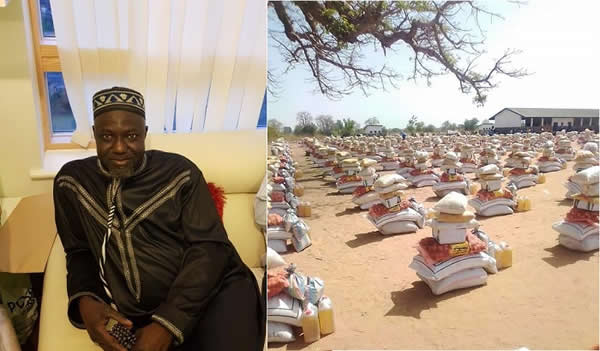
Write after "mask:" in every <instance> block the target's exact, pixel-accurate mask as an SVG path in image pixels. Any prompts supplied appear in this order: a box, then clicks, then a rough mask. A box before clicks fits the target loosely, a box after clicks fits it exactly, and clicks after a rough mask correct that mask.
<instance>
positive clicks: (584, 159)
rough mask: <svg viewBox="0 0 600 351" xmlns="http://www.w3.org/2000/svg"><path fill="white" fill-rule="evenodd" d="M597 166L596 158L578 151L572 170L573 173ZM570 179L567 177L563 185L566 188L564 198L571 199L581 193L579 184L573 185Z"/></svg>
mask: <svg viewBox="0 0 600 351" xmlns="http://www.w3.org/2000/svg"><path fill="white" fill-rule="evenodd" d="M594 166H598V157H597V156H594V154H593V153H592V152H590V151H587V150H579V152H577V156H576V157H575V164H574V165H573V169H574V170H575V173H578V172H581V171H583V170H586V169H588V168H590V167H594ZM571 178H572V177H569V180H568V181H567V182H566V183H565V187H566V188H567V193H566V194H565V197H566V198H568V199H571V198H572V197H573V195H575V194H579V193H581V187H580V186H579V184H577V183H575V182H574V181H572V180H571Z"/></svg>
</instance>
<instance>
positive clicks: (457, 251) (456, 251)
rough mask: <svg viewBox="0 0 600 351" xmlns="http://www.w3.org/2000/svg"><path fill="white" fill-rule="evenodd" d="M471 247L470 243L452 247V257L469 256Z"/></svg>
mask: <svg viewBox="0 0 600 351" xmlns="http://www.w3.org/2000/svg"><path fill="white" fill-rule="evenodd" d="M469 251H471V247H470V246H469V243H468V242H466V241H465V242H464V243H458V244H452V245H450V257H456V256H463V255H467V254H469Z"/></svg>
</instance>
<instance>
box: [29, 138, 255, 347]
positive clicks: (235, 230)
mask: <svg viewBox="0 0 600 351" xmlns="http://www.w3.org/2000/svg"><path fill="white" fill-rule="evenodd" d="M265 143H266V135H265V132H264V131H260V130H257V131H236V132H220V133H205V134H171V135H160V136H153V137H149V138H148V139H147V142H146V149H148V150H150V149H158V150H164V151H169V152H175V153H179V154H182V155H184V156H186V157H187V158H189V159H190V160H192V161H193V162H194V163H196V165H197V166H198V168H200V170H201V171H202V172H203V174H204V177H205V178H206V181H207V182H213V183H215V184H217V185H220V186H222V187H223V188H224V189H225V194H226V197H227V202H226V204H225V209H224V213H223V221H224V223H225V228H226V230H227V233H228V235H229V238H230V240H231V241H232V242H233V244H234V245H235V247H236V249H237V250H238V252H239V253H240V256H241V257H242V259H243V260H244V262H245V263H246V264H247V265H248V266H249V267H250V268H252V270H253V272H254V273H255V276H256V277H257V281H258V284H259V286H260V285H261V283H262V277H263V275H264V269H263V268H262V267H261V264H260V260H261V256H262V255H263V254H264V252H265V239H264V236H263V234H262V233H261V231H260V229H259V228H258V226H257V225H256V224H255V222H254V197H255V194H256V193H257V192H258V189H259V187H260V184H261V181H262V179H263V177H264V174H265V152H266V151H265V150H266V147H265ZM67 302H68V298H67V287H66V263H65V254H64V251H63V247H62V244H61V242H60V239H59V237H58V236H57V237H56V241H55V243H54V246H53V248H52V252H51V253H50V257H49V259H48V264H47V267H46V274H45V278H44V292H43V297H42V306H41V312H40V334H39V348H38V350H39V351H58V350H61V351H63V350H64V351H70V350H73V351H86V350H99V349H100V348H99V347H98V346H96V345H94V344H93V343H92V342H91V341H90V339H89V337H88V335H87V332H86V331H85V330H80V329H77V328H75V327H73V326H72V325H71V323H70V322H69V320H68V318H67Z"/></svg>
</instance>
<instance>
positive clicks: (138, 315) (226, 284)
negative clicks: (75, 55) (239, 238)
mask: <svg viewBox="0 0 600 351" xmlns="http://www.w3.org/2000/svg"><path fill="white" fill-rule="evenodd" d="M93 112H94V127H93V130H94V136H95V139H96V148H97V154H98V156H97V157H96V156H94V157H89V158H86V159H82V160H76V161H72V162H69V163H67V164H65V165H64V166H63V167H62V169H61V170H60V171H59V173H58V174H57V176H56V179H55V181H54V206H55V216H56V226H57V229H58V234H59V236H60V239H61V241H62V244H63V246H64V248H65V253H66V259H67V272H68V273H67V290H68V294H69V308H68V315H69V319H70V320H71V322H72V323H73V325H75V326H76V327H78V328H85V329H87V331H88V333H89V335H90V338H91V339H92V340H93V341H94V342H95V343H97V344H99V345H100V346H101V347H102V348H103V349H104V350H120V351H124V350H126V349H127V348H128V347H129V346H128V345H127V343H128V342H130V341H131V340H125V341H123V340H118V339H117V338H115V337H114V336H117V337H120V336H122V335H118V334H127V333H126V332H125V333H123V331H126V330H131V331H132V334H133V332H135V334H133V335H135V338H134V337H132V336H130V339H135V344H134V345H133V348H132V349H133V350H159V351H163V350H260V349H262V348H263V346H264V338H265V310H264V309H265V307H264V301H263V299H262V298H261V295H260V292H259V289H258V285H257V282H256V279H255V278H254V276H253V274H252V272H251V271H250V269H249V268H248V267H247V266H246V265H245V264H244V263H243V262H242V260H241V258H240V256H239V255H238V253H237V251H236V249H235V248H234V247H233V245H232V244H231V242H230V241H229V239H228V238H227V233H226V232H225V229H224V227H223V223H222V221H221V218H220V217H219V215H218V213H217V209H216V207H215V204H214V202H213V200H212V197H211V194H210V192H209V189H208V187H207V184H206V182H205V180H204V177H203V176H202V172H200V170H199V169H198V168H197V167H196V166H195V165H194V164H193V163H192V162H191V161H189V160H188V159H186V158H185V157H183V156H180V155H177V154H172V153H166V152H162V151H156V150H152V151H145V145H144V141H145V138H146V133H147V127H146V123H145V110H144V100H143V97H142V95H141V94H140V93H138V92H136V91H134V90H131V89H127V88H120V87H114V88H111V89H105V90H101V91H99V92H97V93H96V94H94V97H93ZM207 152H210V150H207ZM110 320H114V321H116V322H118V323H120V324H121V325H120V326H118V327H117V329H114V330H111V332H110V333H109V331H108V329H109V326H107V324H108V323H109V321H110ZM111 324H112V323H111ZM123 327H124V328H125V329H123ZM119 328H120V329H121V332H117V331H116V330H118V329H119ZM113 335H114V336H113ZM125 339H127V338H125Z"/></svg>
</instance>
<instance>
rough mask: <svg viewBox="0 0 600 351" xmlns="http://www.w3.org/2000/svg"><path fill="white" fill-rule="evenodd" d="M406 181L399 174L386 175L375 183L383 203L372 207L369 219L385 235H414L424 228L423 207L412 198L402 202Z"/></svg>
mask: <svg viewBox="0 0 600 351" xmlns="http://www.w3.org/2000/svg"><path fill="white" fill-rule="evenodd" d="M405 181H406V180H405V179H404V178H402V177H401V176H399V175H398V174H386V175H384V176H381V177H380V178H379V179H377V180H376V181H375V183H374V189H375V191H376V192H377V194H378V195H379V198H380V199H381V202H382V203H380V204H377V205H373V206H371V208H369V214H368V215H367V218H368V219H369V221H370V222H371V223H373V225H375V226H376V227H377V229H378V230H379V232H380V233H381V234H383V235H390V234H401V233H414V232H416V231H417V230H418V229H419V228H423V223H424V215H425V209H424V208H423V206H421V205H420V204H418V203H417V202H416V201H415V200H414V199H412V198H411V199H409V200H402V196H403V195H404V192H403V191H402V190H403V189H406V188H407V185H406V183H405Z"/></svg>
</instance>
